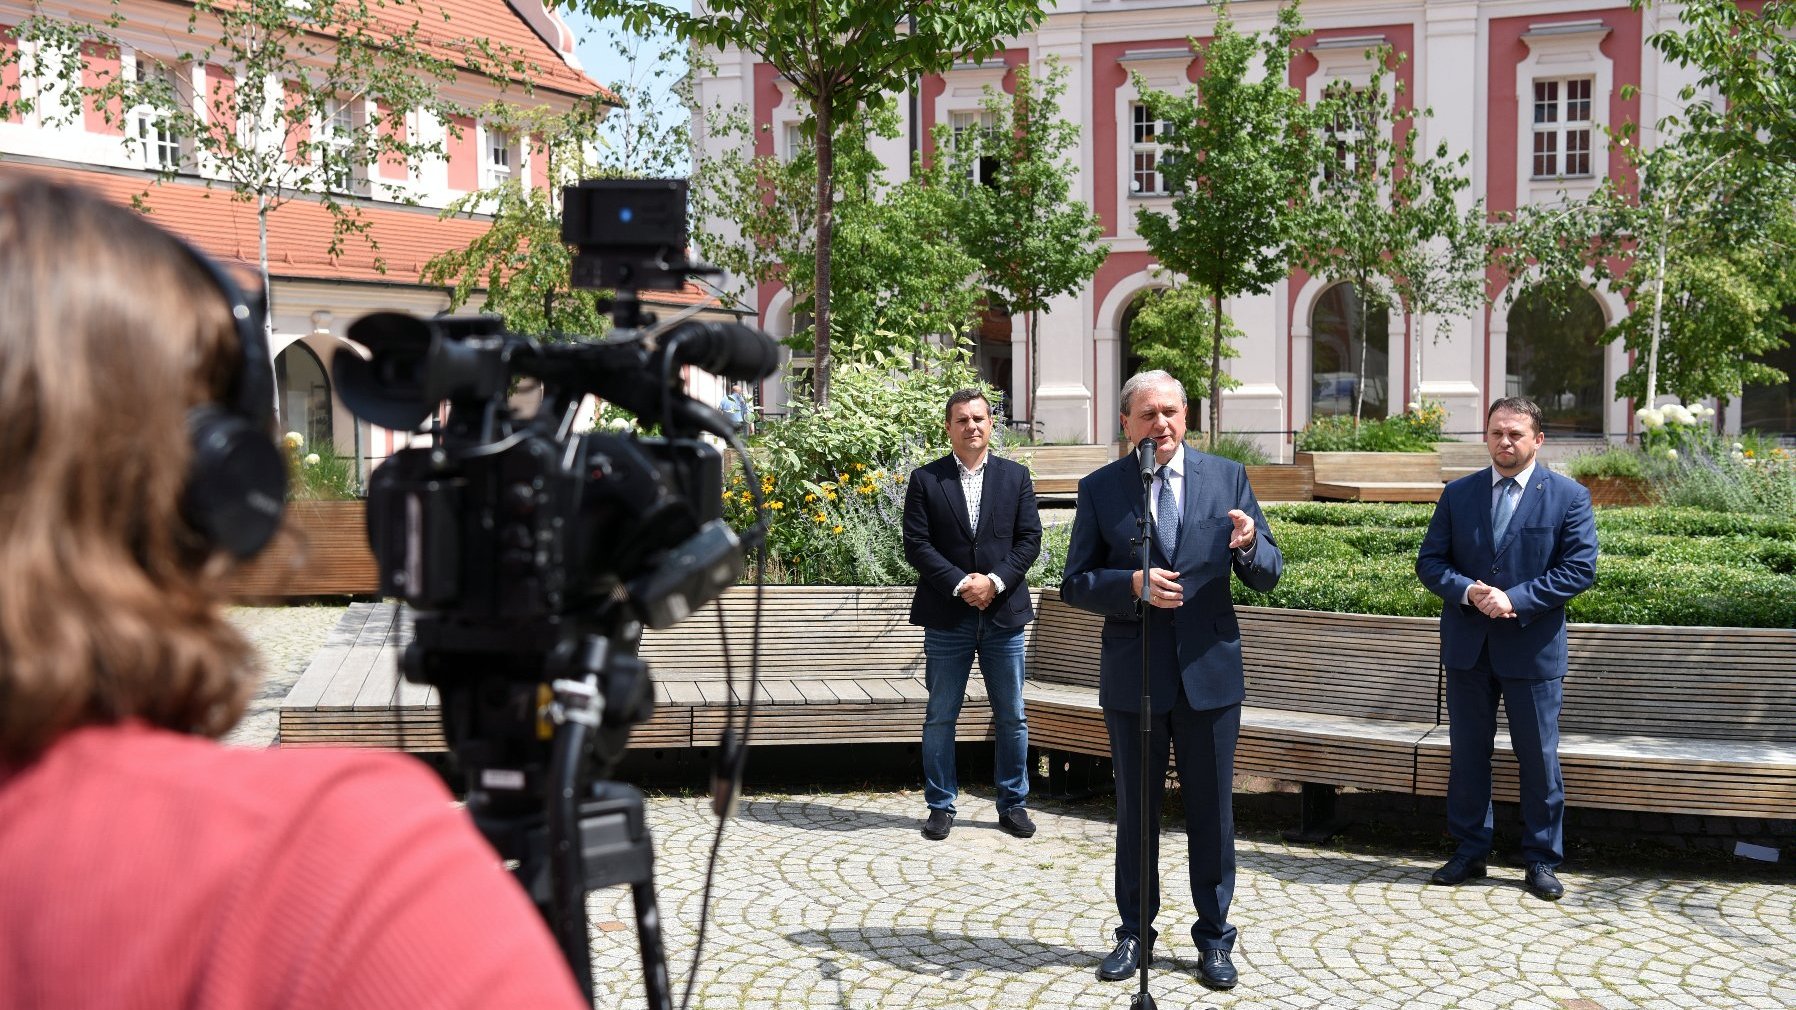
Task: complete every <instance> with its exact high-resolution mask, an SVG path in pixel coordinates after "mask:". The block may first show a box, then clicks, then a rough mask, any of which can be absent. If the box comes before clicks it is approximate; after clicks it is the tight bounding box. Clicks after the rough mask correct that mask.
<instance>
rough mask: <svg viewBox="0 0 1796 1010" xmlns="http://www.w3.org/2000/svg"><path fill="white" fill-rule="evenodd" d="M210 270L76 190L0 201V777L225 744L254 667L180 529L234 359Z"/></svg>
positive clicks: (10, 195) (132, 216)
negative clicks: (82, 758)
mask: <svg viewBox="0 0 1796 1010" xmlns="http://www.w3.org/2000/svg"><path fill="white" fill-rule="evenodd" d="M215 290H216V289H215V288H214V287H213V285H212V283H211V282H210V280H209V279H208V278H207V277H206V276H205V275H204V273H202V272H201V270H200V268H199V266H198V264H196V263H195V262H194V261H193V260H192V258H191V257H190V256H189V255H187V254H186V253H185V251H184V250H182V248H181V247H180V246H179V245H178V243H177V242H176V241H175V240H174V239H173V238H171V237H170V236H169V235H168V234H167V233H166V232H164V231H162V230H161V229H160V228H157V227H156V226H155V225H152V224H150V223H149V222H148V221H147V220H145V219H144V218H143V217H142V216H141V215H139V214H137V213H135V212H133V211H130V210H127V209H125V208H123V207H118V206H114V205H112V204H109V203H107V202H105V201H104V200H102V199H101V198H99V197H96V196H93V195H90V194H88V193H86V192H84V191H82V190H79V189H76V188H73V187H69V186H63V185H56V184H51V183H46V182H42V181H35V180H30V179H20V180H13V181H9V182H6V183H0V763H14V764H16V763H22V762H25V761H29V760H30V759H31V758H33V757H34V756H36V755H37V754H38V753H40V752H41V751H42V750H43V749H44V748H46V747H48V746H49V745H50V744H52V743H54V742H55V741H56V739H57V738H58V737H59V736H61V735H62V734H64V733H66V732H68V731H69V730H71V729H73V728H76V727H79V726H83V725H89V724H94V723H112V722H118V721H122V720H126V719H141V720H143V721H145V722H148V723H150V724H152V725H156V726H160V727H164V728H167V729H171V730H176V731H179V732H188V733H198V734H204V735H207V736H217V735H219V734H221V733H223V732H224V731H225V730H227V729H229V728H230V727H231V726H232V725H234V724H235V723H236V721H237V719H238V717H239V716H240V715H241V714H242V712H243V707H244V705H245V704H246V702H247V700H248V695H249V690H250V687H251V684H252V679H253V669H254V664H253V662H252V652H251V650H250V647H249V645H248V643H247V642H246V641H245V640H244V639H243V637H242V636H241V635H240V634H238V632H237V631H236V630H235V628H233V627H232V625H231V624H230V623H229V622H228V621H227V620H226V619H225V616H224V614H223V611H222V607H221V604H222V602H223V592H224V590H223V586H222V580H221V579H220V578H219V576H220V575H221V574H222V573H223V571H224V569H225V567H226V565H227V564H228V562H227V561H226V560H225V559H224V558H223V557H220V556H216V555H214V554H213V553H212V552H210V551H208V550H207V549H206V548H205V547H204V546H203V543H202V542H201V541H200V539H199V538H198V537H197V536H196V535H195V534H194V533H193V531H192V530H191V529H190V528H189V527H188V526H187V525H186V523H185V522H184V521H183V520H182V518H181V512H180V503H181V492H182V487H183V485H184V483H185V480H186V473H187V467H188V457H189V448H188V437H187V412H188V410H189V409H190V408H191V407H193V406H195V405H197V404H200V403H204V402H208V401H216V400H218V399H219V398H221V397H222V396H223V395H224V394H225V392H226V390H227V389H228V388H229V386H230V382H231V378H232V376H233V375H234V374H235V372H236V370H237V367H238V355H239V349H238V347H237V341H236V337H235V332H234V330H233V328H232V325H231V320H230V316H229V313H228V310H227V308H226V306H225V303H224V300H223V298H222V297H220V296H219V295H218V294H215V293H214V292H215Z"/></svg>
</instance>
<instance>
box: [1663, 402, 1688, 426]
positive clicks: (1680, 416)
mask: <svg viewBox="0 0 1796 1010" xmlns="http://www.w3.org/2000/svg"><path fill="white" fill-rule="evenodd" d="M1661 409H1662V410H1663V411H1664V413H1665V420H1667V421H1671V422H1674V423H1677V424H1695V423H1696V415H1695V414H1692V413H1690V408H1689V407H1686V406H1684V405H1683V404H1681V403H1668V404H1666V405H1665V406H1664V407H1662V408H1661Z"/></svg>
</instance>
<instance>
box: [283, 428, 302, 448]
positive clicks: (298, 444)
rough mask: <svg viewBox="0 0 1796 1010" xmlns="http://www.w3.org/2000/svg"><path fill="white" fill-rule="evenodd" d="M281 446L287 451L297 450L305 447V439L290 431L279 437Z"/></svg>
mask: <svg viewBox="0 0 1796 1010" xmlns="http://www.w3.org/2000/svg"><path fill="white" fill-rule="evenodd" d="M281 444H282V445H285V446H286V447H287V448H289V449H294V450H298V449H301V448H303V447H304V446H305V444H306V437H305V436H304V435H301V434H300V433H299V432H297V431H290V432H288V433H287V434H285V435H282V436H281Z"/></svg>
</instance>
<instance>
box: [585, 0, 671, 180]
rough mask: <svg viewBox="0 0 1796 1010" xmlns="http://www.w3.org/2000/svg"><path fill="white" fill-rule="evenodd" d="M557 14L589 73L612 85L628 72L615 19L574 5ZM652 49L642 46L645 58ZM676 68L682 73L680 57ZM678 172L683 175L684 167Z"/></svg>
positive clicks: (619, 30)
mask: <svg viewBox="0 0 1796 1010" xmlns="http://www.w3.org/2000/svg"><path fill="white" fill-rule="evenodd" d="M670 6H672V5H670ZM560 14H561V17H562V20H564V21H566V22H567V25H568V27H569V28H571V29H573V32H574V38H575V39H576V44H575V47H574V53H575V55H576V56H578V57H579V59H580V65H581V66H582V67H584V68H585V70H586V73H587V75H588V76H590V77H592V78H593V79H594V80H597V81H599V82H601V83H604V84H611V83H613V82H616V81H619V80H621V79H624V78H626V77H628V76H630V75H631V66H630V63H629V61H628V60H627V59H626V58H625V57H624V56H623V55H622V54H620V53H619V52H618V51H617V49H618V47H617V45H616V42H617V40H618V39H619V38H620V37H621V36H622V35H623V27H622V26H621V25H620V24H619V22H618V20H617V19H616V18H606V19H604V20H600V19H598V18H594V17H592V16H591V15H589V14H586V13H584V12H582V11H579V10H577V9H573V8H564V9H562V10H561V11H560ZM652 51H653V50H652V49H651V48H650V47H644V55H645V58H646V57H647V55H648V54H649V53H650V52H652ZM679 69H680V71H681V72H684V69H685V66H684V59H683V58H682V60H681V63H680V67H679ZM675 76H678V75H677V74H676V75H675ZM681 162H682V164H685V159H683V158H682V159H681ZM681 174H684V170H682V173H681Z"/></svg>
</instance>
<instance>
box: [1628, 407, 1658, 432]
mask: <svg viewBox="0 0 1796 1010" xmlns="http://www.w3.org/2000/svg"><path fill="white" fill-rule="evenodd" d="M1634 416H1635V417H1637V418H1639V419H1640V426H1641V427H1643V428H1645V429H1646V430H1648V431H1658V430H1659V429H1660V428H1663V427H1665V412H1664V411H1662V410H1660V409H1659V408H1657V407H1641V408H1640V409H1639V410H1636V411H1634Z"/></svg>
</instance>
